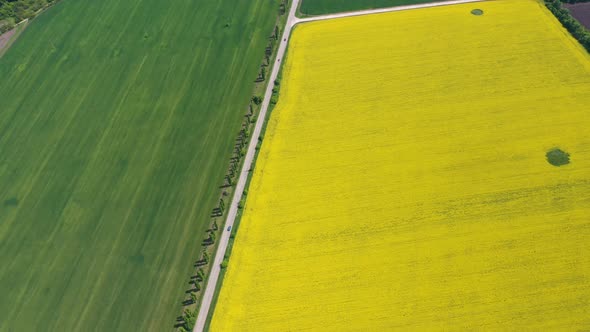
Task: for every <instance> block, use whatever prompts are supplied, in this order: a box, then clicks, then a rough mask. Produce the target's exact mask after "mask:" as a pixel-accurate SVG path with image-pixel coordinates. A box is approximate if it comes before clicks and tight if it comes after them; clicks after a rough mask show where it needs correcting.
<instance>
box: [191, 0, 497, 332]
mask: <svg viewBox="0 0 590 332" xmlns="http://www.w3.org/2000/svg"><path fill="white" fill-rule="evenodd" d="M300 1H301V0H292V5H291V8H290V10H289V16H288V18H287V24H286V26H285V30H284V33H283V36H282V40H281V43H280V44H279V50H278V52H277V60H276V63H275V65H274V66H273V68H272V72H271V74H270V77H269V78H268V82H270V83H269V84H268V86H267V87H266V93H265V94H264V99H263V101H262V106H261V109H260V114H259V115H258V119H257V120H256V126H255V127H254V132H253V133H252V138H251V140H250V144H249V145H248V151H247V153H246V158H245V159H244V165H243V167H242V170H241V171H240V177H239V179H238V183H237V184H236V190H235V191H234V196H233V198H232V202H231V205H230V207H229V209H228V214H227V219H226V221H225V225H224V226H223V228H222V229H223V233H222V235H221V238H220V239H219V247H218V248H217V252H216V254H215V257H214V259H213V262H212V264H213V265H212V268H211V272H210V275H209V279H208V281H207V285H206V287H205V290H204V292H203V299H202V302H201V307H200V309H199V314H198V316H197V322H196V324H195V328H194V329H193V332H201V331H203V329H204V327H205V322H206V320H207V315H208V313H209V310H210V308H211V302H212V300H213V295H214V293H215V287H216V285H217V282H218V279H219V273H220V272H221V268H220V265H221V262H222V261H223V256H224V255H225V251H226V250H227V245H228V243H229V236H230V233H231V232H229V231H227V228H228V227H230V226H231V227H232V228H233V226H234V222H235V219H236V215H237V212H238V203H239V202H240V199H241V198H242V193H243V192H244V187H245V185H246V180H247V179H248V173H249V170H250V168H251V167H252V161H253V160H254V154H255V153H256V144H258V137H259V136H260V131H261V130H262V125H263V124H264V119H265V118H266V112H267V110H268V105H269V103H270V97H271V96H272V89H273V86H274V85H273V84H272V82H274V81H275V80H276V79H277V76H278V74H279V70H280V68H281V66H280V62H281V60H282V59H283V58H284V57H285V50H286V49H287V42H288V41H289V37H290V36H291V30H292V28H293V26H295V25H296V24H298V23H304V22H311V21H320V20H329V19H334V18H340V17H349V16H359V15H368V14H377V13H386V12H393V11H399V10H408V9H416V8H426V7H437V6H445V5H453V4H461V3H468V2H479V1H485V0H457V1H445V2H433V3H427V4H422V5H410V6H398V7H391V8H382V9H374V10H362V11H357V12H348V13H339V14H331V15H322V16H314V17H309V18H303V19H300V18H297V17H295V13H296V11H297V8H298V7H299V2H300ZM230 264H231V263H230Z"/></svg>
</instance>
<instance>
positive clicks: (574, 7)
mask: <svg viewBox="0 0 590 332" xmlns="http://www.w3.org/2000/svg"><path fill="white" fill-rule="evenodd" d="M563 6H564V7H565V8H567V9H568V10H569V11H570V13H572V16H573V17H574V18H575V19H576V20H578V22H580V23H581V24H582V25H583V26H585V27H586V29H589V30H590V2H580V3H573V4H565V3H564V4H563Z"/></svg>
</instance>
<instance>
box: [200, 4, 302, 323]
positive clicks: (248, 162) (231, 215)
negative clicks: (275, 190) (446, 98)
mask: <svg viewBox="0 0 590 332" xmlns="http://www.w3.org/2000/svg"><path fill="white" fill-rule="evenodd" d="M299 1H300V0H292V5H291V9H290V10H289V16H288V18H287V24H286V26H285V30H284V33H283V37H282V38H283V39H282V40H281V42H280V44H279V50H278V52H277V59H278V60H276V61H277V63H275V65H274V66H273V67H272V72H271V73H270V76H269V78H268V82H269V84H268V86H267V87H266V92H265V94H264V99H263V101H262V106H261V108H260V114H259V115H258V119H257V120H256V126H255V127H254V131H253V133H252V138H251V140H250V144H249V145H248V151H247V152H246V158H245V159H244V165H243V166H242V170H241V172H240V177H239V179H238V183H237V184H236V190H235V191H234V197H233V199H232V202H231V205H230V207H229V209H228V213H227V219H226V221H225V225H224V226H223V228H222V229H223V234H222V235H221V238H220V239H219V247H218V248H217V252H216V254H215V258H214V259H213V263H212V264H213V265H212V267H211V272H210V275H209V280H208V281H207V285H206V287H205V291H204V293H203V299H202V302H201V307H200V309H199V314H198V316H197V322H196V324H195V328H194V329H193V331H194V332H201V331H203V328H204V327H205V321H206V320H207V314H208V313H209V308H210V307H211V300H212V299H213V294H214V293H215V286H216V285H217V281H218V279H219V272H220V264H221V262H222V261H223V256H224V255H225V251H226V250H227V244H228V243H229V236H230V233H231V232H229V231H227V228H228V227H229V226H231V227H232V228H233V225H234V222H235V219H236V214H237V212H238V203H239V202H240V199H241V198H242V193H243V192H244V187H245V186H246V179H247V178H248V173H249V172H248V171H249V170H250V168H251V167H252V161H253V160H254V154H255V153H256V144H258V137H259V136H260V131H261V130H262V125H263V124H264V119H265V118H266V112H267V110H268V105H269V103H270V97H271V96H272V89H273V87H274V84H272V82H274V81H275V80H276V79H277V75H278V74H279V69H280V68H281V66H280V61H281V59H283V57H284V55H285V50H286V49H287V42H288V41H289V36H290V35H291V28H292V27H293V25H294V24H295V22H296V17H295V12H296V11H297V8H298V6H299Z"/></svg>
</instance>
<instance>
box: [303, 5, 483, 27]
mask: <svg viewBox="0 0 590 332" xmlns="http://www.w3.org/2000/svg"><path fill="white" fill-rule="evenodd" d="M486 1H490V0H451V1H438V2H428V3H422V4H416V5H403V6H394V7H386V8H377V9H367V10H358V11H352V12H342V13H335V14H326V15H318V16H310V17H304V18H296V20H295V21H296V22H295V24H297V23H306V22H313V21H324V20H332V19H337V18H344V17H353V16H363V15H371V14H381V13H390V12H398V11H403V10H412V9H421V8H431V7H441V6H450V5H460V4H466V3H473V2H486Z"/></svg>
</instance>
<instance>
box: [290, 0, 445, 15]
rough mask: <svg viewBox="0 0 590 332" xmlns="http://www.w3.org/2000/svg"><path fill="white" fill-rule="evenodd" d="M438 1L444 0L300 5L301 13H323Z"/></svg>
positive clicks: (333, 0)
mask: <svg viewBox="0 0 590 332" xmlns="http://www.w3.org/2000/svg"><path fill="white" fill-rule="evenodd" d="M436 1H442V0H302V2H301V5H299V13H300V14H303V15H323V14H331V13H339V12H349V11H354V10H362V9H374V8H384V7H393V6H402V5H415V4H419V3H427V2H436Z"/></svg>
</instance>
